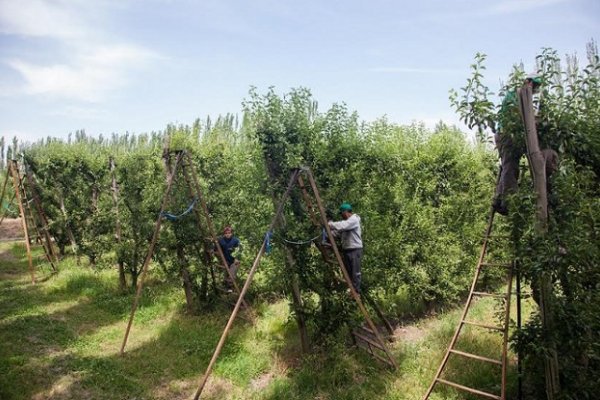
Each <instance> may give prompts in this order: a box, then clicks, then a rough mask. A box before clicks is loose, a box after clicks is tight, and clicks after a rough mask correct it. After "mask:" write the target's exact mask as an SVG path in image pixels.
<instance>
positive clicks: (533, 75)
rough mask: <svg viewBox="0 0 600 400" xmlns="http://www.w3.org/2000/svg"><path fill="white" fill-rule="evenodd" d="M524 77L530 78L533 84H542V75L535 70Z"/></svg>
mask: <svg viewBox="0 0 600 400" xmlns="http://www.w3.org/2000/svg"><path fill="white" fill-rule="evenodd" d="M525 79H527V80H530V81H531V82H533V84H534V85H541V84H542V77H541V76H540V75H538V74H537V73H535V72H534V73H531V74H529V75H527V78H525Z"/></svg>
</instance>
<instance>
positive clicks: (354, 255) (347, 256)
mask: <svg viewBox="0 0 600 400" xmlns="http://www.w3.org/2000/svg"><path fill="white" fill-rule="evenodd" d="M343 256H344V266H345V267H346V271H348V275H350V280H352V286H354V290H356V291H357V292H358V293H360V263H361V262H362V256H363V249H348V250H344V251H343Z"/></svg>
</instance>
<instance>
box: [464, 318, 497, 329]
mask: <svg viewBox="0 0 600 400" xmlns="http://www.w3.org/2000/svg"><path fill="white" fill-rule="evenodd" d="M462 323H463V324H467V325H474V326H479V327H481V328H487V329H493V330H496V331H500V332H503V331H504V328H502V327H501V326H494V325H486V324H480V323H479V322H472V321H467V320H464V319H463V320H462Z"/></svg>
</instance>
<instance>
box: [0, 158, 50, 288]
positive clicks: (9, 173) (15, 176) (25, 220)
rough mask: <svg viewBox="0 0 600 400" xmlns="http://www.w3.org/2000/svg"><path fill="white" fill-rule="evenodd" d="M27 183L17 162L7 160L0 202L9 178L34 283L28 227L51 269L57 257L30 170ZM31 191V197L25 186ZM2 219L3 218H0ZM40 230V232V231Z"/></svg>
mask: <svg viewBox="0 0 600 400" xmlns="http://www.w3.org/2000/svg"><path fill="white" fill-rule="evenodd" d="M26 179H27V185H26V183H25V180H24V179H23V178H22V177H21V172H20V169H19V164H18V162H17V161H16V160H9V161H8V166H7V170H6V179H5V180H4V185H3V187H2V193H1V194H0V202H1V201H2V199H3V198H4V194H5V193H6V187H7V184H8V181H9V180H12V182H13V190H14V199H15V200H16V201H17V204H18V206H19V216H20V217H21V225H22V228H23V234H24V237H25V247H26V250H27V261H28V264H29V273H30V275H31V283H32V284H35V269H34V266H33V258H32V255H31V237H30V235H29V228H30V227H31V229H34V230H35V232H36V238H37V240H39V241H40V242H41V244H42V247H43V249H44V255H45V257H46V260H47V261H48V262H49V263H50V266H51V267H52V270H53V271H57V268H56V262H57V261H58V258H57V256H56V252H55V251H54V247H53V245H52V239H51V237H50V233H49V230H48V220H47V218H46V215H45V213H44V211H43V208H42V205H41V200H40V198H39V196H38V193H37V189H36V187H35V180H34V178H33V176H32V174H31V172H30V171H28V172H27V173H26ZM26 186H29V191H30V192H31V199H30V198H29V195H28V193H27V187H26ZM31 203H33V204H34V207H35V209H36V212H35V213H34V212H33V211H32V209H31V207H30V204H31ZM2 220H4V218H2ZM0 222H1V221H0ZM40 230H41V232H40Z"/></svg>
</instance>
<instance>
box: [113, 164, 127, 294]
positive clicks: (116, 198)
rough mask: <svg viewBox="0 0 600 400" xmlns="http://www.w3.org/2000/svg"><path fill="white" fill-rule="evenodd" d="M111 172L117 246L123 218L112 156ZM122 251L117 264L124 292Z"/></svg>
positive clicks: (118, 252) (120, 285)
mask: <svg viewBox="0 0 600 400" xmlns="http://www.w3.org/2000/svg"><path fill="white" fill-rule="evenodd" d="M110 174H111V179H112V199H113V207H114V211H115V240H116V241H117V247H120V246H121V219H120V218H119V186H118V185H117V177H116V175H115V160H114V159H113V158H112V157H111V158H110ZM120 254H121V252H120V251H117V265H118V268H119V290H120V291H121V292H124V291H125V289H126V287H127V281H126V280H125V267H124V266H123V259H122V257H121V255H120Z"/></svg>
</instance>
